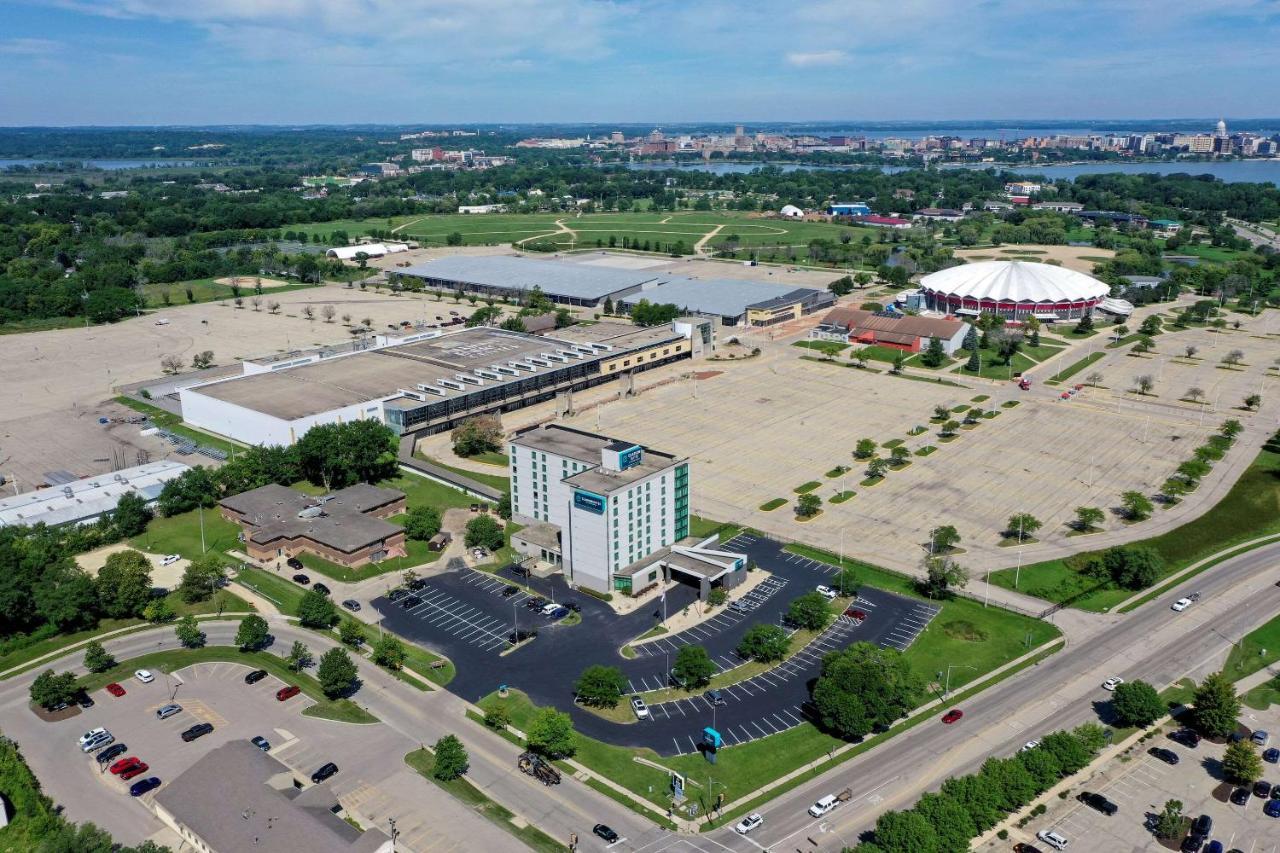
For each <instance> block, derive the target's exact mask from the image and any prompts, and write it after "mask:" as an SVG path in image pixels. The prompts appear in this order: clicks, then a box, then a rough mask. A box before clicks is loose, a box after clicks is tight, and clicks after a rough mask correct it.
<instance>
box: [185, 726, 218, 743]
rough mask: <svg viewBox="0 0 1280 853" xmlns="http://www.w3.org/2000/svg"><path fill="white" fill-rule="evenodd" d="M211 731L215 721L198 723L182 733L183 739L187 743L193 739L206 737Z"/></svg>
mask: <svg viewBox="0 0 1280 853" xmlns="http://www.w3.org/2000/svg"><path fill="white" fill-rule="evenodd" d="M211 731H213V723H196V724H195V725H194V726H192V727H191V728H189V729H187V730H186V731H185V732H183V733H182V739H183V740H184V741H186V742H187V743H191V741H193V740H195V739H196V738H201V737H204V736H205V735H207V734H208V733H209V732H211Z"/></svg>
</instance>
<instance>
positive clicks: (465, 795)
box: [404, 749, 564, 853]
mask: <svg viewBox="0 0 1280 853" xmlns="http://www.w3.org/2000/svg"><path fill="white" fill-rule="evenodd" d="M404 763H405V764H407V765H409V766H410V767H411V768H413V769H414V770H415V771H416V772H417V773H418V775H419V776H422V777H423V778H424V779H428V780H430V781H431V782H434V783H435V784H436V785H438V786H439V787H441V788H443V789H444V790H445V791H448V792H449V793H450V794H452V795H453V796H454V797H455V798H456V799H458V800H460V801H461V802H463V803H465V804H466V805H467V806H468V807H469V808H470V809H471V811H473V812H475V813H476V814H478V815H480V816H481V817H483V818H484V819H485V820H487V821H489V822H490V823H492V824H493V825H494V826H497V827H498V828H500V829H502V830H503V831H504V832H509V833H511V834H512V835H514V836H515V837H516V838H518V839H520V841H521V842H522V843H524V844H525V845H526V846H528V847H530V848H532V849H533V850H537V851H543V853H556V851H562V850H564V844H562V843H560V842H558V841H556V840H555V839H554V838H552V837H551V836H550V835H547V834H546V833H545V832H543V831H542V830H540V829H538V828H537V827H536V826H533V825H532V824H526V825H525V826H516V825H515V824H514V823H512V822H511V821H512V818H514V817H515V814H514V813H512V812H511V811H510V810H509V809H507V808H506V806H503V805H501V804H500V803H496V802H494V801H493V800H491V799H489V797H488V795H486V794H485V793H484V792H483V791H481V790H480V789H479V788H477V787H476V786H475V785H473V784H471V782H470V781H469V780H468V779H467V778H466V777H465V776H462V777H459V778H457V779H451V780H449V781H447V782H446V781H443V780H440V779H437V778H436V777H435V776H434V775H433V771H434V770H435V764H436V757H435V755H434V754H433V753H432V752H431V751H430V750H427V749H415V750H414V751H413V752H410V753H409V754H408V755H406V756H405V757H404Z"/></svg>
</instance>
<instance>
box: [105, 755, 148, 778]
mask: <svg viewBox="0 0 1280 853" xmlns="http://www.w3.org/2000/svg"><path fill="white" fill-rule="evenodd" d="M141 763H142V761H141V759H139V758H138V756H136V755H130V756H129V757H128V758H122V759H120V760H119V761H117V762H116V763H115V764H112V765H111V773H112V774H113V775H115V776H119V775H120V774H121V773H124V772H125V771H126V770H129V769H130V768H133V767H137V766H138V765H139V764H141Z"/></svg>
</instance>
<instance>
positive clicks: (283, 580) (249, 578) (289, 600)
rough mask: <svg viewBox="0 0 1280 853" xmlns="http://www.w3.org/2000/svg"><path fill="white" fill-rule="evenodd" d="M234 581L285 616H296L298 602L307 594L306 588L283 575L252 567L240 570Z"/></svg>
mask: <svg viewBox="0 0 1280 853" xmlns="http://www.w3.org/2000/svg"><path fill="white" fill-rule="evenodd" d="M236 580H237V581H238V582H239V583H242V584H244V585H245V586H247V587H249V589H251V590H253V591H254V592H256V593H258V594H259V595H261V596H262V597H263V598H265V599H267V601H270V602H271V603H272V604H274V605H275V606H276V607H278V608H280V612H281V613H284V614H285V615H287V616H297V615H298V602H300V601H301V600H302V596H304V595H306V594H307V590H306V588H304V587H302V586H299V585H298V584H296V583H294V582H293V581H291V580H289V579H288V578H287V577H285V576H284V575H278V574H276V573H275V572H269V571H267V570H265V569H259V568H255V567H253V566H250V567H249V568H246V569H240V570H239V573H238V574H237V575H236Z"/></svg>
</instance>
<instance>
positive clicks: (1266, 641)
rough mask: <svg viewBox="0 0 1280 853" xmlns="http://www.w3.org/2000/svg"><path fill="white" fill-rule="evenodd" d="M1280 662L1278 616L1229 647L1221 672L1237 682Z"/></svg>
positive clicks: (1279, 619) (1279, 624)
mask: <svg viewBox="0 0 1280 853" xmlns="http://www.w3.org/2000/svg"><path fill="white" fill-rule="evenodd" d="M1278 660H1280V616H1277V617H1276V618H1274V619H1272V620H1271V621H1270V622H1267V623H1266V624H1265V625H1263V626H1261V627H1260V628H1258V629H1257V630H1255V631H1252V632H1250V633H1248V634H1245V636H1244V637H1243V638H1242V639H1241V640H1240V642H1238V643H1236V644H1235V645H1234V646H1232V647H1231V652H1230V653H1229V654H1228V655H1227V663H1226V665H1225V666H1223V668H1222V669H1223V671H1224V672H1225V673H1226V674H1227V676H1228V677H1229V678H1230V679H1231V680H1232V681H1239V680H1240V679H1241V678H1244V677H1245V676H1248V675H1252V674H1253V673H1255V672H1257V671H1258V670H1260V669H1262V668H1263V667H1267V666H1271V664H1273V663H1275V662H1276V661H1278Z"/></svg>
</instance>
